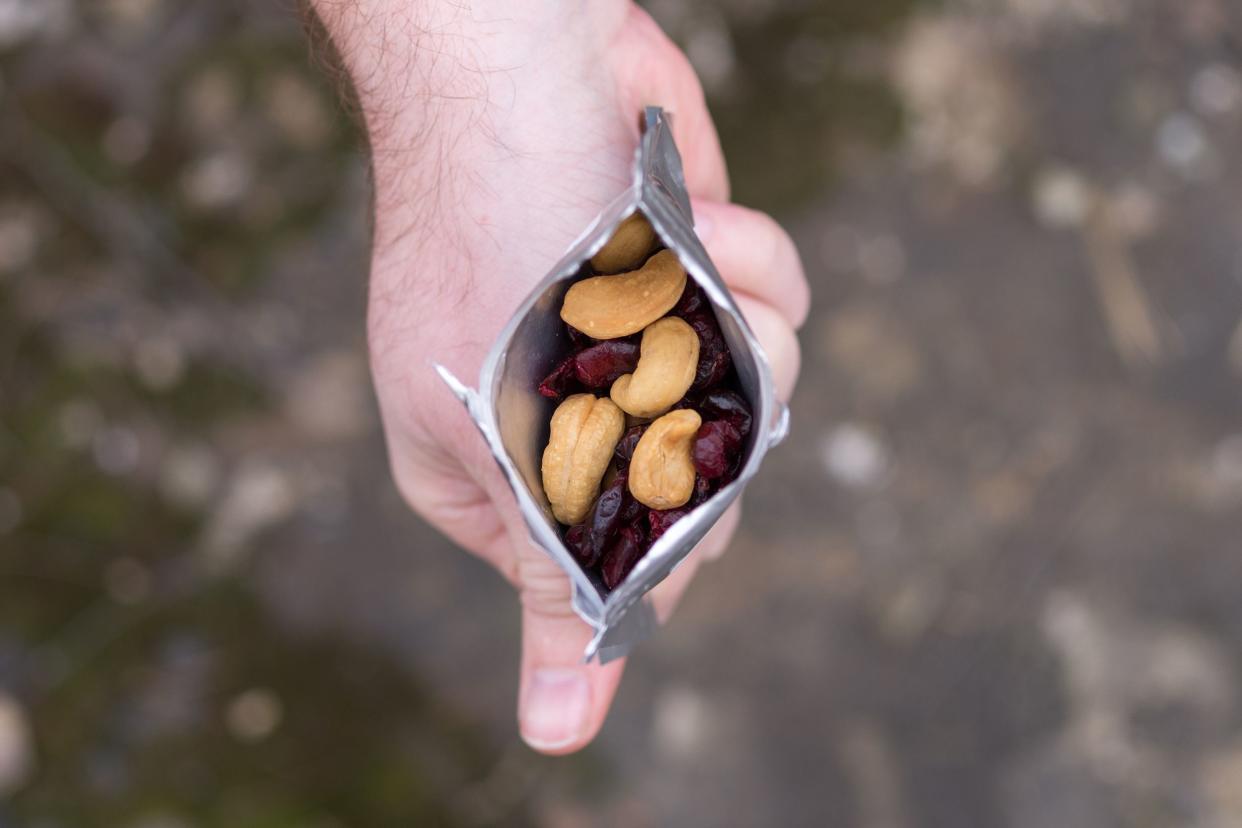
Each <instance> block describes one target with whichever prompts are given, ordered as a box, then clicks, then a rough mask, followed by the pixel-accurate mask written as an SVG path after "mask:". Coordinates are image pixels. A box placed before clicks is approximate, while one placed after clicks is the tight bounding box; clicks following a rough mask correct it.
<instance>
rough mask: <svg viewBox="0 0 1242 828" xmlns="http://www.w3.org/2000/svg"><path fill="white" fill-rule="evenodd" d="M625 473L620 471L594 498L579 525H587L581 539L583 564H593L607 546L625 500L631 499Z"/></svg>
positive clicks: (616, 525) (618, 521) (619, 519)
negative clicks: (589, 512)
mask: <svg viewBox="0 0 1242 828" xmlns="http://www.w3.org/2000/svg"><path fill="white" fill-rule="evenodd" d="M626 477H627V475H626V474H625V473H624V472H622V473H621V474H618V475H617V477H616V479H614V480H613V481H612V484H611V485H609V486H608V487H607V488H605V489H604V491H603V492H602V493H601V494H600V496H599V497H598V498H596V500H595V506H594V507H592V509H591V514H590V515H589V516H587V519H586V520H585V521H583V522H582V523H581V524H579V525H580V526H586V527H588V528H587V530H586V534H585V537H584V538H583V540H582V543H581V548H582V556H581V558H580V560H582V561H583V565H584V566H595V564H596V563H597V562H598V561H599V559H600V556H601V555H603V553H604V549H605V548H607V546H608V543H609V541H611V540H612V537H613V535H614V534H615V533H616V530H617V527H618V526H620V525H621V522H622V521H621V517H622V514H623V512H624V511H625V505H626V502H627V501H629V500H633V498H632V497H631V496H630V493H629V490H628V488H627V485H626V484H627V480H626Z"/></svg>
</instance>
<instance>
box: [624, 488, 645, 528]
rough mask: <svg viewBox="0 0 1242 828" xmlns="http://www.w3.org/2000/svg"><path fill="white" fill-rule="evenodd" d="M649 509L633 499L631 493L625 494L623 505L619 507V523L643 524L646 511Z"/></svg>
mask: <svg viewBox="0 0 1242 828" xmlns="http://www.w3.org/2000/svg"><path fill="white" fill-rule="evenodd" d="M649 511H650V509H648V508H647V507H646V506H644V505H643V504H642V503H639V502H638V501H637V500H635V499H634V496H633V495H627V496H626V498H625V505H624V506H622V507H621V523H623V524H626V525H629V524H631V523H641V524H643V525H644V526H645V525H646V524H647V512H649Z"/></svg>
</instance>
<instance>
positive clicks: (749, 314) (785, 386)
mask: <svg viewBox="0 0 1242 828" xmlns="http://www.w3.org/2000/svg"><path fill="white" fill-rule="evenodd" d="M734 298H735V299H737V305H738V307H739V308H741V311H742V315H743V316H745V317H746V322H747V323H748V324H749V325H750V329H751V330H752V331H754V332H755V336H756V337H757V338H758V339H759V344H760V345H762V346H763V352H764V353H765V354H767V357H768V364H769V365H771V366H772V379H773V380H774V381H775V383H776V396H777V397H779V398H780V399H782V400H784V401H785V402H788V401H789V398H790V397H791V396H792V395H793V390H794V386H795V385H796V384H797V382H798V370H799V369H800V367H801V365H802V351H801V349H800V348H799V347H798V336H797V334H795V333H794V329H793V328H792V327H791V326H790V324H789V322H788V320H786V319H785V317H784V316H783V315H782V314H781V313H779V312H778V311H776V310H775V309H774V308H773V307H772V306H771V305H768V304H766V303H764V302H761V301H759V300H758V299H754V298H752V297H750V296H747V295H746V294H736V295H735V297H734Z"/></svg>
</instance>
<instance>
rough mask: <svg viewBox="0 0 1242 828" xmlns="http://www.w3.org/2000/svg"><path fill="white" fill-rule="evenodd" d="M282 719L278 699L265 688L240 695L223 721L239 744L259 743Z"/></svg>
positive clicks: (258, 688)
mask: <svg viewBox="0 0 1242 828" xmlns="http://www.w3.org/2000/svg"><path fill="white" fill-rule="evenodd" d="M282 718H284V705H283V704H281V701H280V697H279V696H277V695H276V694H275V693H274V692H272V691H271V690H269V689H267V688H265V687H255V688H251V689H249V690H247V691H245V692H244V693H241V694H240V695H238V696H237V697H236V698H234V699H233V700H232V701H231V702H229V706H228V709H227V710H226V711H225V714H224V720H225V723H226V724H227V725H228V728H229V732H230V733H232V734H233V736H234V738H236V739H237V740H238V741H241V742H250V743H253V742H261V741H263V740H264V739H266V738H267V737H269V736H271V735H272V733H273V732H275V730H276V728H277V727H279V726H280V721H281V719H282Z"/></svg>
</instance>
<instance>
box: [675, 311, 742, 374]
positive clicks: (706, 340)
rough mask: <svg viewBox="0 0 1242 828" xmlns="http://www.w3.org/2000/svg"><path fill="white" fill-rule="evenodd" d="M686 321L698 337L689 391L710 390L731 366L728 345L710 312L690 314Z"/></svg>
mask: <svg viewBox="0 0 1242 828" xmlns="http://www.w3.org/2000/svg"><path fill="white" fill-rule="evenodd" d="M686 321H687V322H688V323H690V327H692V328H694V332H695V333H697V334H698V335H699V365H698V367H697V368H696V369H695V372H694V382H693V383H692V384H691V385H690V390H691V391H702V390H704V389H706V388H710V387H711V386H713V385H715V384H716V383H718V382H720V381H721V380H722V379H724V378H725V375H726V374H728V373H729V368H730V367H731V366H732V365H733V357H732V355H731V354H730V353H729V345H728V343H727V342H725V339H724V335H723V334H722V333H721V332H720V325H719V324H718V323H717V322H716V317H715V316H714V315H713V314H712V312H711V311H710V310H703V311H701V312H699V313H692V314H689V315H687V316H686Z"/></svg>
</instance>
